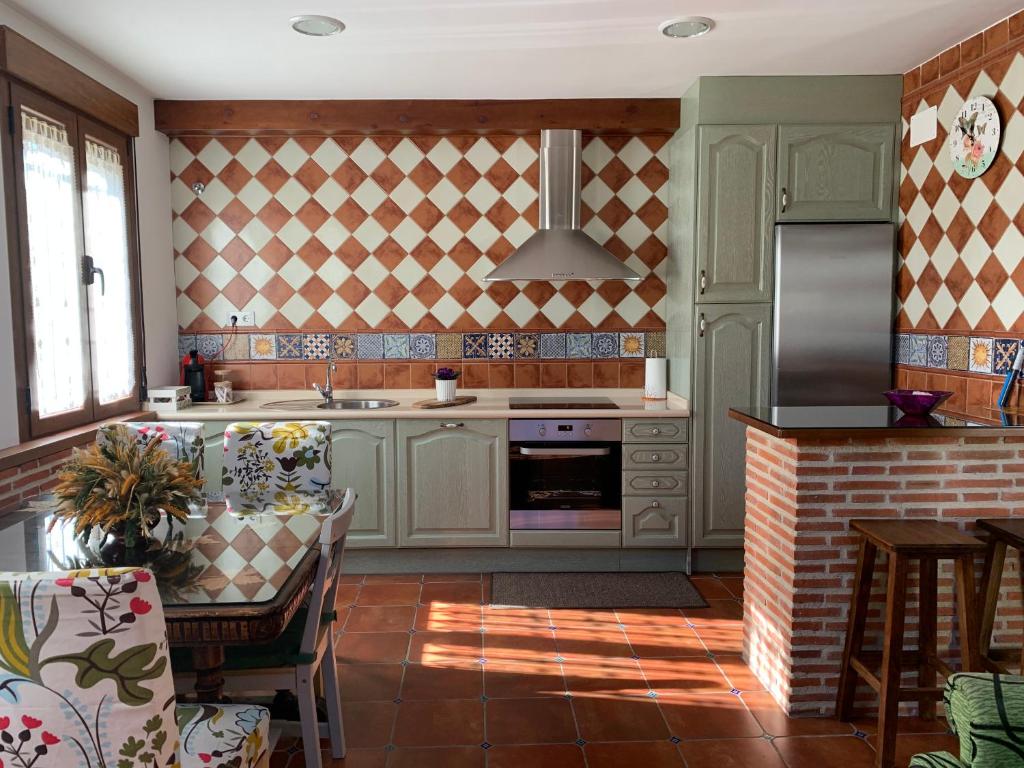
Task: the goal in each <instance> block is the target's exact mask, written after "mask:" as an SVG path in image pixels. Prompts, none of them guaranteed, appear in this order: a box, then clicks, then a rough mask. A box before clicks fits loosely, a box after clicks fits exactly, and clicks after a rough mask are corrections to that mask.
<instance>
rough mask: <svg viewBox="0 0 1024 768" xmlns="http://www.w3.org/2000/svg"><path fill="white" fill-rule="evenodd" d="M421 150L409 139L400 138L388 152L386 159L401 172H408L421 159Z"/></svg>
mask: <svg viewBox="0 0 1024 768" xmlns="http://www.w3.org/2000/svg"><path fill="white" fill-rule="evenodd" d="M423 157H424V155H423V150H421V149H420V148H419V147H417V146H416V145H415V144H413V143H412V142H411V141H409V139H402V140H401V141H400V142H398V144H397V145H396V146H395V148H394V149H393V150H391V151H390V152H389V153H388V159H389V160H390V161H391V162H392V163H394V164H395V165H397V166H398V168H399V170H400V171H401V172H402V173H409V172H411V171H412V169H413V168H415V167H416V166H417V165H419V164H420V162H421V161H422V160H423Z"/></svg>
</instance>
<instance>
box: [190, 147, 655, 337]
mask: <svg viewBox="0 0 1024 768" xmlns="http://www.w3.org/2000/svg"><path fill="white" fill-rule="evenodd" d="M665 141H666V140H665V137H655V136H640V137H614V136H605V137H596V138H589V139H584V150H583V161H584V168H583V222H584V229H585V231H586V232H587V233H588V234H589V235H590V236H591V237H593V238H594V239H595V240H597V241H598V242H600V243H602V244H603V245H604V246H605V247H606V248H607V249H608V250H609V251H611V252H612V253H614V254H615V255H616V256H618V257H619V258H620V259H622V260H623V261H624V262H625V263H626V264H628V265H629V266H630V267H631V268H633V269H634V270H636V271H637V272H638V273H639V274H640V275H641V277H642V278H643V279H642V280H641V281H640V282H639V283H637V284H631V285H627V284H625V283H622V282H613V281H609V282H605V283H596V284H588V283H586V282H582V281H569V282H562V283H547V282H531V283H523V284H521V283H493V284H488V283H483V282H482V281H481V278H482V277H483V276H484V275H485V274H486V273H487V272H488V271H490V269H491V268H492V267H493V266H494V265H496V264H499V263H501V262H502V261H503V260H504V259H505V258H507V257H508V255H509V254H510V253H512V251H513V250H514V249H515V248H517V247H518V246H519V245H521V244H522V243H523V242H524V241H525V240H526V238H527V237H529V235H530V234H532V233H533V231H534V230H535V229H536V224H537V183H538V154H537V144H538V140H537V138H536V137H526V138H517V137H500V136H499V137H486V138H484V137H477V136H448V137H444V138H441V137H425V136H419V137H406V138H398V137H373V138H366V137H332V138H324V137H297V138H283V137H257V138H246V137H242V138H233V137H218V138H209V137H186V138H181V139H174V140H172V142H171V146H170V155H171V171H172V179H171V200H172V218H173V224H172V230H173V243H174V264H175V279H176V285H177V302H178V323H179V326H180V327H181V328H183V329H186V330H193V331H194V330H216V329H219V328H220V323H221V321H222V318H224V317H226V316H227V315H228V314H231V313H234V312H240V311H246V312H254V313H255V316H256V320H257V328H256V329H254V330H258V331H266V332H285V333H287V332H289V331H292V332H294V331H296V330H301V331H308V332H314V331H320V332H322V331H329V330H343V331H350V332H351V331H369V330H373V331H387V332H408V331H410V330H414V331H428V332H436V331H443V330H446V329H452V330H456V331H473V330H492V331H500V332H514V331H515V330H520V329H529V330H531V331H545V330H557V329H568V330H586V331H592V330H609V331H625V330H634V329H639V330H661V329H663V328H664V325H665V323H664V317H665V306H664V305H665V282H664V281H665V267H666V265H665V257H666V253H667V249H666V245H665V243H666V228H667V224H666V222H667V218H668V208H667V203H668V197H667V195H668V188H667V183H666V182H667V180H668V163H667V149H666V147H665ZM197 181H200V182H202V183H203V184H205V187H206V188H205V191H204V192H203V194H202V195H201V196H196V195H195V193H193V192H192V190H191V186H192V184H193V183H194V182H197ZM408 354H409V353H408V352H406V356H408Z"/></svg>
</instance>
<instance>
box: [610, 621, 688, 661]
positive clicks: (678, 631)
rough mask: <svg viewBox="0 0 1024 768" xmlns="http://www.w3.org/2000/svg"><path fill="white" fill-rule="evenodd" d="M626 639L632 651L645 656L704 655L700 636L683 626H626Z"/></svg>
mask: <svg viewBox="0 0 1024 768" xmlns="http://www.w3.org/2000/svg"><path fill="white" fill-rule="evenodd" d="M626 639H627V640H629V644H630V646H632V648H633V652H634V653H635V654H636V655H637V656H642V657H645V658H655V659H657V658H666V657H671V656H706V655H707V653H708V649H707V648H705V647H704V643H702V642H701V639H700V637H699V636H698V635H697V633H696V632H694V631H693V630H692V629H687V628H686V627H684V626H679V627H670V626H653V627H638V626H635V625H634V626H630V627H626Z"/></svg>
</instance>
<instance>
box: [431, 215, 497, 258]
mask: <svg viewBox="0 0 1024 768" xmlns="http://www.w3.org/2000/svg"><path fill="white" fill-rule="evenodd" d="M492 229H493V227H492ZM430 239H431V240H433V241H434V242H435V243H436V244H437V247H438V248H440V249H441V250H442V251H445V252H448V251H450V250H451V249H452V248H454V247H455V244H456V243H457V242H459V240H461V239H462V231H461V230H460V229H459V228H458V227H456V226H455V225H454V224H452V221H451V219H448V218H444V219H441V220H440V221H439V222H437V224H436V225H435V226H434V228H433V229H432V230H430Z"/></svg>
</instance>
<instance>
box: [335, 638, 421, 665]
mask: <svg viewBox="0 0 1024 768" xmlns="http://www.w3.org/2000/svg"><path fill="white" fill-rule="evenodd" d="M409 637H410V635H409V633H408V632H354V633H351V634H349V633H347V632H346V633H344V634H342V635H341V637H340V638H338V640H337V642H336V644H335V653H336V654H337V657H338V661H340V662H343V663H346V664H378V663H385V662H397V661H403V660H404V659H405V658H406V653H407V652H408V650H409Z"/></svg>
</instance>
